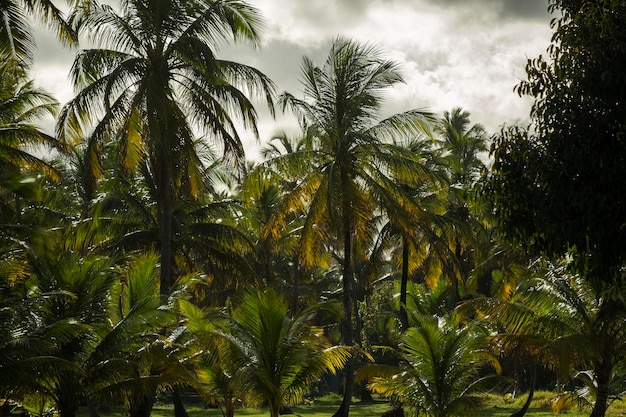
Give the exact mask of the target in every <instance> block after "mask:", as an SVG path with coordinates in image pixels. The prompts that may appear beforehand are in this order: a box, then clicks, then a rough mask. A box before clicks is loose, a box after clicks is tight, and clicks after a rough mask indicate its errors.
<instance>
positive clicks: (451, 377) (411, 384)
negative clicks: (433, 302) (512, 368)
mask: <svg viewBox="0 0 626 417" xmlns="http://www.w3.org/2000/svg"><path fill="white" fill-rule="evenodd" d="M414 319H415V321H416V325H415V327H411V328H409V329H408V330H407V331H406V332H405V333H404V334H403V335H402V336H401V343H400V361H401V362H400V366H399V368H395V370H394V368H393V367H385V368H382V369H380V371H382V373H387V375H384V376H379V377H376V378H373V380H372V382H371V384H370V387H371V388H372V390H374V391H375V392H379V393H381V394H383V395H387V396H391V397H395V398H396V399H397V400H398V401H400V403H402V404H404V405H405V406H407V407H410V408H412V409H413V410H415V412H416V413H415V415H425V416H431V417H449V416H465V415H467V412H468V411H471V410H477V409H480V407H481V394H483V393H484V392H485V391H486V390H487V389H490V388H492V387H493V386H494V385H495V384H497V383H498V382H499V381H501V378H500V377H499V376H498V375H493V374H484V373H482V374H481V370H482V371H484V369H486V368H492V369H494V370H496V371H499V369H500V367H499V363H498V361H497V359H496V357H495V356H494V355H493V354H492V353H490V351H489V350H488V344H487V343H486V337H485V336H486V332H485V331H484V329H483V328H482V327H480V326H479V325H477V324H471V323H470V324H467V325H463V326H459V322H458V320H456V319H455V318H454V317H453V316H444V317H436V316H430V315H416V316H414Z"/></svg>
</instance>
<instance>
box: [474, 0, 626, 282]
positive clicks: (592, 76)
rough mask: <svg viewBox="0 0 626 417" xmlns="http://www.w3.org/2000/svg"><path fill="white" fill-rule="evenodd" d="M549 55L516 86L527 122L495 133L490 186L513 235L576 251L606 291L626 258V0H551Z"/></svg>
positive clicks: (534, 246)
mask: <svg viewBox="0 0 626 417" xmlns="http://www.w3.org/2000/svg"><path fill="white" fill-rule="evenodd" d="M550 10H551V11H552V12H555V13H556V12H558V13H559V14H560V16H559V17H558V18H555V19H554V20H553V22H552V26H553V27H554V30H555V32H554V35H553V41H552V44H551V46H550V47H549V49H548V53H549V55H548V58H544V57H541V56H540V57H539V58H536V59H532V60H529V61H528V65H527V67H526V72H527V76H528V79H527V80H525V81H522V82H521V83H520V84H519V85H518V86H517V92H518V93H519V94H520V95H527V96H530V97H532V98H534V100H535V102H534V105H533V108H532V111H531V117H532V122H531V125H530V126H529V127H528V128H521V127H516V126H514V127H505V128H504V129H503V130H502V131H501V132H500V134H498V135H496V136H495V140H494V143H493V145H492V148H491V153H492V156H493V158H494V163H493V168H492V170H491V174H490V176H489V178H488V179H487V181H486V183H485V186H484V188H483V192H484V194H485V196H487V197H488V198H489V199H490V200H491V202H492V203H493V206H494V207H495V212H496V214H497V217H498V218H499V222H500V227H501V228H502V231H503V232H504V233H505V234H506V235H507V237H509V238H511V239H514V240H516V241H519V242H522V243H523V244H524V246H525V247H526V248H527V249H529V250H530V251H531V252H534V253H546V254H548V255H555V256H562V255H563V254H565V253H566V252H568V251H571V252H572V253H573V254H574V260H575V261H576V262H575V263H574V265H575V266H576V267H578V269H579V270H580V271H583V272H584V275H585V278H586V279H588V280H589V281H590V282H591V283H592V285H593V287H594V289H595V290H596V291H597V292H598V293H601V292H603V291H606V290H607V289H608V288H610V287H611V284H613V283H616V282H617V281H620V280H621V279H622V278H621V277H622V267H623V265H624V262H625V261H626V245H625V244H624V243H625V242H626V228H625V227H624V226H625V225H626V182H624V181H623V178H625V176H626V163H625V162H626V161H625V159H626V117H624V115H625V114H626V77H624V66H625V65H626V32H625V31H624V30H623V28H624V27H625V25H626V4H625V3H624V2H621V1H610V0H598V1H586V0H552V1H551V2H550Z"/></svg>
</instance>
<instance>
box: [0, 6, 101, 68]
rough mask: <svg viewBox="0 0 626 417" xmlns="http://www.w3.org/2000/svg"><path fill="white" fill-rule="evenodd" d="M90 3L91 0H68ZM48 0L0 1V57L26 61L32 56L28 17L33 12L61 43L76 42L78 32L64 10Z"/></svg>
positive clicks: (0, 58)
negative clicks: (65, 15) (68, 20)
mask: <svg viewBox="0 0 626 417" xmlns="http://www.w3.org/2000/svg"><path fill="white" fill-rule="evenodd" d="M79 2H82V3H90V2H91V0H72V1H67V3H69V4H71V5H75V4H76V3H79ZM54 3H55V2H53V1H51V0H29V1H19V0H18V1H14V0H3V1H2V2H0V21H1V22H2V24H0V60H3V61H4V60H6V61H8V62H11V63H12V65H15V64H17V65H18V66H24V65H28V64H29V63H30V61H31V60H32V58H33V53H34V50H35V40H34V37H33V33H32V31H31V28H30V24H29V20H30V18H31V17H32V16H35V17H37V18H38V19H39V20H40V21H42V22H43V23H44V24H46V25H47V26H48V27H49V28H50V29H52V30H53V31H54V32H55V33H56V35H57V37H58V38H59V40H60V41H61V42H62V43H63V44H64V45H68V46H69V45H76V44H77V42H78V36H77V33H76V31H75V30H74V29H73V28H72V25H71V23H68V22H67V21H66V20H65V19H64V16H63V12H62V10H61V9H59V8H58V7H57V6H56V5H55V4H54Z"/></svg>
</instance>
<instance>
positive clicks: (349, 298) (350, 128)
mask: <svg viewBox="0 0 626 417" xmlns="http://www.w3.org/2000/svg"><path fill="white" fill-rule="evenodd" d="M302 77H303V83H304V94H305V98H304V99H298V98H296V97H295V96H293V95H291V94H289V93H283V94H282V96H281V97H280V103H281V104H282V107H283V109H285V108H286V107H290V108H291V109H292V110H293V111H294V112H295V113H296V114H297V115H298V117H299V119H300V122H301V125H302V129H303V131H304V132H309V133H307V136H308V137H309V138H310V140H311V142H310V143H311V145H309V146H307V147H305V149H304V150H303V151H298V152H294V153H290V154H287V155H283V156H280V157H278V158H275V159H272V160H270V161H268V164H276V165H277V166H279V171H280V172H282V173H283V175H284V176H286V177H288V178H290V179H291V178H294V179H296V182H294V184H295V185H296V186H295V188H294V189H293V190H292V191H291V192H290V193H289V195H288V196H287V197H286V198H285V199H284V200H283V205H282V208H281V210H280V211H279V214H278V215H276V216H274V218H273V221H272V222H271V224H270V226H269V227H268V229H267V230H268V233H270V234H273V235H278V233H279V231H280V230H282V229H284V226H285V221H286V216H287V213H289V212H290V210H294V209H295V210H300V209H304V208H306V209H307V217H306V220H305V223H304V227H303V230H302V232H301V233H302V238H301V239H302V243H301V253H302V260H303V262H304V263H305V264H311V263H313V262H314V260H315V259H316V258H319V255H320V254H322V253H324V252H326V248H325V245H327V244H329V243H330V238H331V237H334V239H335V241H336V242H337V243H338V244H341V245H342V250H341V252H342V257H343V259H342V268H343V280H342V287H343V288H342V302H343V316H342V321H341V334H342V339H343V343H344V344H345V345H348V346H350V345H352V344H353V341H354V334H353V324H352V318H353V310H352V309H353V304H354V303H353V298H354V294H353V289H354V284H353V280H354V274H353V260H352V252H353V240H354V239H360V238H361V235H364V234H365V233H367V222H368V220H369V219H370V218H371V215H372V213H373V212H374V209H375V207H376V203H377V202H378V201H383V202H384V201H388V200H390V199H401V198H403V197H404V196H403V195H402V193H401V192H400V190H397V189H396V188H395V184H394V183H393V181H392V180H391V179H390V178H389V177H388V170H389V169H390V168H389V167H393V169H394V171H395V172H396V173H398V172H400V171H402V170H401V169H400V168H403V169H404V170H403V172H404V175H406V176H407V177H411V176H419V174H420V173H421V172H422V168H423V167H422V166H421V165H420V164H416V163H415V158H414V157H413V155H412V154H411V153H410V152H409V151H406V150H402V149H401V148H400V147H398V146H395V145H393V144H392V141H391V139H393V138H397V137H407V136H408V137H411V136H413V135H417V134H419V133H421V132H424V131H426V130H428V129H427V125H428V122H429V120H430V115H429V114H428V113H425V112H422V111H418V110H411V111H407V112H405V113H400V114H396V115H394V116H391V117H389V118H387V119H385V120H382V121H379V120H378V119H377V117H378V115H379V112H380V110H381V106H382V103H383V92H384V90H385V89H386V88H387V87H391V86H393V85H394V84H396V83H398V82H401V81H402V77H401V75H400V73H399V71H398V68H397V65H396V64H395V63H393V62H391V61H388V60H385V59H383V58H382V57H381V55H380V53H379V52H378V51H377V50H376V49H375V48H372V47H370V46H364V45H359V44H357V43H355V42H352V41H349V40H346V39H337V40H336V41H335V42H334V43H333V45H332V47H331V50H330V52H329V55H328V58H327V59H326V61H325V63H324V65H323V66H322V67H317V66H316V65H315V64H314V63H313V62H312V61H311V60H310V59H308V58H306V57H305V58H304V60H303V65H302ZM303 170H304V171H305V172H304V173H303ZM407 201H408V199H407ZM352 368H353V366H352V365H350V364H348V365H347V366H346V367H345V376H346V377H345V385H344V397H343V401H342V405H341V407H340V409H339V411H338V412H337V415H338V416H344V417H345V416H347V414H348V410H349V404H350V400H351V398H352V389H353V385H354V382H353V378H352V375H353V369H352Z"/></svg>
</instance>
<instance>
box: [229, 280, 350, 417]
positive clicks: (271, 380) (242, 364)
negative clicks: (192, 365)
mask: <svg viewBox="0 0 626 417" xmlns="http://www.w3.org/2000/svg"><path fill="white" fill-rule="evenodd" d="M322 307H323V304H318V305H317V306H316V307H313V308H309V309H306V310H304V311H302V312H300V313H298V314H295V315H294V316H293V317H289V316H287V312H288V306H287V303H286V301H285V299H284V298H282V297H281V296H279V295H278V294H277V293H275V292H274V291H271V290H266V291H264V292H260V291H249V292H247V293H245V294H244V296H243V298H242V300H241V303H240V304H239V305H238V306H237V308H236V309H235V310H234V311H233V312H232V313H231V319H230V320H229V325H228V326H229V329H228V333H227V334H225V335H224V337H225V338H226V340H227V341H228V342H229V354H228V355H229V358H228V362H230V363H233V364H234V368H235V369H238V370H239V371H238V372H240V377H239V378H238V380H239V382H240V383H241V384H242V386H241V389H242V390H243V391H244V392H248V393H249V394H252V396H253V397H254V398H256V399H257V402H258V403H266V404H267V405H268V407H269V410H270V416H271V417H278V416H279V411H280V409H281V408H282V407H283V406H284V405H286V404H288V403H293V402H296V401H301V400H302V398H303V396H304V395H305V394H306V393H307V392H308V390H309V389H310V388H311V387H312V385H313V384H315V383H316V382H317V381H318V379H319V377H320V376H321V375H322V374H323V373H325V372H333V373H335V372H336V371H337V370H338V369H340V368H341V367H342V366H343V365H344V364H345V363H346V361H347V360H348V357H349V356H350V350H349V349H347V348H346V347H342V346H332V344H331V343H330V340H328V339H327V338H326V337H325V336H324V331H323V329H322V328H321V327H318V326H315V325H314V324H313V323H312V320H313V319H314V318H315V316H316V315H317V314H319V313H320V311H321V309H322Z"/></svg>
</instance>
